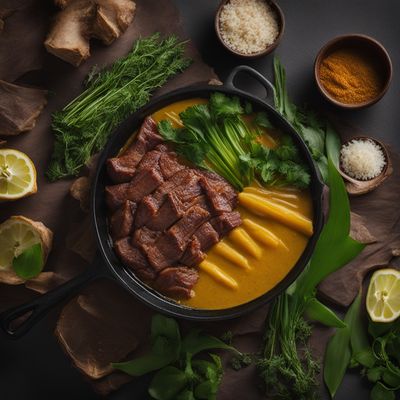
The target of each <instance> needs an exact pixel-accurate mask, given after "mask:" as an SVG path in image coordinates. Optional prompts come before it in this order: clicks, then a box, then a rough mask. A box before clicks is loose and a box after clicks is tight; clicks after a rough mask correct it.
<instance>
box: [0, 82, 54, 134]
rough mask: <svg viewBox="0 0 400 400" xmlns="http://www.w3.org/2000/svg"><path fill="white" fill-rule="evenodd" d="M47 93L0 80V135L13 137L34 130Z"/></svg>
mask: <svg viewBox="0 0 400 400" xmlns="http://www.w3.org/2000/svg"><path fill="white" fill-rule="evenodd" d="M46 94H47V92H46V91H45V90H41V89H34V88H28V87H25V86H19V85H14V84H12V83H8V82H5V81H2V80H0V135H1V136H14V135H18V134H20V133H21V132H26V131H29V130H31V129H33V128H34V126H35V124H36V120H37V118H38V116H39V114H40V113H41V112H42V110H43V108H44V106H45V105H46V103H47V100H46Z"/></svg>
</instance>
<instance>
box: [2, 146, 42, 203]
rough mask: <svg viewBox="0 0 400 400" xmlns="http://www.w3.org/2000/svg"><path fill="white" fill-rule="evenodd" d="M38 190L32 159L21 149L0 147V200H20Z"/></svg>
mask: <svg viewBox="0 0 400 400" xmlns="http://www.w3.org/2000/svg"><path fill="white" fill-rule="evenodd" d="M36 192H37V186H36V168H35V165H34V164H33V162H32V160H31V159H30V158H29V157H28V156H27V155H26V154H25V153H22V152H21V151H18V150H14V149H0V201H7V200H18V199H20V198H22V197H26V196H29V195H31V194H34V193H36Z"/></svg>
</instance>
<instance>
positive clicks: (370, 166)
mask: <svg viewBox="0 0 400 400" xmlns="http://www.w3.org/2000/svg"><path fill="white" fill-rule="evenodd" d="M340 161H341V166H342V168H343V171H344V172H345V173H346V174H347V175H349V176H351V177H352V178H355V179H359V180H362V181H366V180H369V179H372V178H375V177H377V176H378V175H379V174H380V173H381V172H382V170H383V168H384V166H385V164H386V160H385V155H384V154H383V151H382V148H381V146H379V145H378V144H377V143H375V142H374V141H372V140H369V139H368V140H352V141H350V142H349V143H348V144H347V145H345V146H343V147H342V149H341V151H340Z"/></svg>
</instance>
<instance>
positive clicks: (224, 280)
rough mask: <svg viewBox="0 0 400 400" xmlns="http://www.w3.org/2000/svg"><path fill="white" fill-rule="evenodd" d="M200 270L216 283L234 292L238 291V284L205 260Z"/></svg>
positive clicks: (200, 265)
mask: <svg viewBox="0 0 400 400" xmlns="http://www.w3.org/2000/svg"><path fill="white" fill-rule="evenodd" d="M199 268H200V269H201V270H203V271H204V272H206V273H207V274H208V275H210V276H211V277H212V278H213V279H214V280H215V281H217V282H219V283H221V284H222V285H224V286H226V287H227V288H229V289H233V290H236V289H238V287H239V285H238V283H237V282H236V281H235V280H234V279H233V278H232V277H230V276H229V275H227V274H226V273H225V272H224V271H222V269H221V268H219V267H217V266H216V265H215V264H213V263H211V262H209V261H206V260H204V261H202V262H201V263H200V264H199Z"/></svg>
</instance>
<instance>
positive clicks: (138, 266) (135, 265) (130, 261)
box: [114, 237, 156, 282]
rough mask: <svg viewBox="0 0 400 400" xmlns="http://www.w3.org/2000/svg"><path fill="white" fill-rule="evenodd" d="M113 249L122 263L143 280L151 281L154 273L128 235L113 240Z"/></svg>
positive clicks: (154, 275)
mask: <svg viewBox="0 0 400 400" xmlns="http://www.w3.org/2000/svg"><path fill="white" fill-rule="evenodd" d="M114 250H115V252H116V253H117V255H118V257H119V259H120V260H121V261H122V263H123V264H124V265H125V266H127V267H129V268H130V269H132V271H133V272H134V273H135V274H136V275H137V276H138V277H140V279H142V280H144V281H145V282H150V281H153V280H154V279H155V277H156V273H155V272H154V270H153V269H152V268H151V266H150V265H149V263H148V262H147V260H146V257H145V256H144V255H143V254H142V252H141V251H140V250H139V249H138V248H136V247H134V246H133V245H132V243H131V240H130V238H129V237H126V238H123V239H119V240H117V241H116V242H114Z"/></svg>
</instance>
